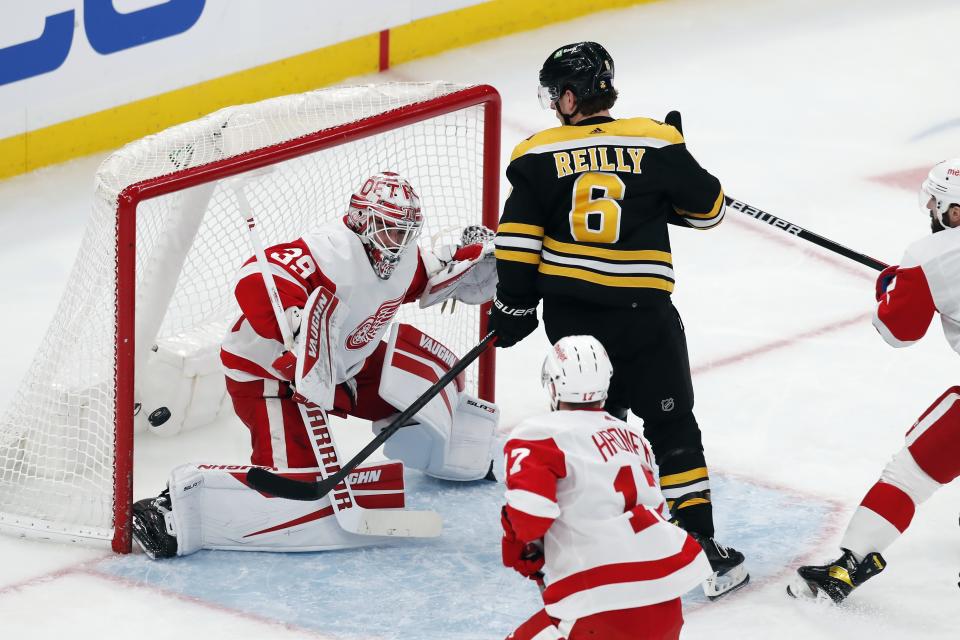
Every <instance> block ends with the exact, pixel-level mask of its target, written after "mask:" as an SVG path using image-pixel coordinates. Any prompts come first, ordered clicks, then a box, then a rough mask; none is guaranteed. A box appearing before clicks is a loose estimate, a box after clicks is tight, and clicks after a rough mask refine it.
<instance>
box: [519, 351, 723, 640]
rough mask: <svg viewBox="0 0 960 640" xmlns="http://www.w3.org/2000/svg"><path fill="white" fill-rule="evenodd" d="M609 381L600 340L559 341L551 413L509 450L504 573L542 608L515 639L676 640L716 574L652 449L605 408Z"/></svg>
mask: <svg viewBox="0 0 960 640" xmlns="http://www.w3.org/2000/svg"><path fill="white" fill-rule="evenodd" d="M612 373H613V366H612V365H611V363H610V359H609V357H608V356H607V352H606V351H605V350H604V348H603V345H601V344H600V342H599V341H598V340H597V339H596V338H594V337H592V336H568V337H565V338H562V339H561V340H560V341H558V342H557V343H556V345H554V347H553V348H552V349H551V350H550V352H549V353H548V355H547V357H546V359H545V360H544V363H543V373H542V382H543V386H544V387H545V388H546V390H547V392H548V394H549V395H550V407H551V409H552V411H551V412H550V413H546V414H542V415H538V416H534V417H532V418H528V419H526V420H524V421H523V422H522V423H520V424H519V425H518V426H517V427H516V428H515V429H514V430H513V431H512V432H511V434H510V438H509V440H508V441H507V442H506V444H505V445H504V460H505V465H506V486H507V491H506V505H505V506H504V507H503V510H502V516H501V523H502V525H503V541H502V551H503V563H504V565H506V566H508V567H512V568H513V569H515V570H516V571H518V572H519V573H521V574H522V575H524V576H526V577H528V578H531V579H533V580H536V581H537V582H538V584H539V585H540V587H541V590H542V592H543V593H542V595H543V601H544V608H543V609H542V610H540V611H539V612H538V613H536V614H535V615H534V616H533V617H531V618H530V619H529V620H527V621H526V622H525V623H524V624H522V625H521V626H520V627H519V628H518V629H517V630H516V631H514V632H513V633H512V634H511V635H510V636H509V637H508V640H563V639H564V638H566V639H567V640H580V639H585V638H604V639H605V640H627V639H632V638H646V639H650V640H655V639H661V638H662V639H675V638H679V636H680V629H681V627H682V626H683V615H682V610H681V603H680V596H681V595H682V594H684V593H686V592H687V591H689V590H690V589H691V588H693V587H695V586H696V585H697V584H699V583H701V582H702V581H703V580H704V579H705V578H707V576H709V575H711V573H712V569H711V566H710V563H709V561H708V560H707V557H706V554H705V553H704V551H703V549H702V547H701V546H700V544H699V543H698V542H697V541H696V539H694V538H693V537H692V536H691V535H690V534H689V533H687V532H686V531H684V530H683V529H681V528H680V527H677V526H674V525H673V524H671V523H670V522H669V517H670V512H669V510H668V509H667V504H666V500H665V499H664V497H663V494H662V493H661V492H660V489H659V488H658V487H657V482H656V480H655V476H654V471H653V465H652V461H651V454H650V450H649V449H648V448H647V444H646V442H645V441H644V440H643V438H642V437H640V435H639V434H638V433H636V432H635V431H634V430H633V429H631V428H630V427H629V426H628V425H627V424H626V423H625V422H623V421H622V420H619V419H617V418H614V417H613V416H611V415H610V414H609V413H607V412H606V411H605V410H604V408H603V407H604V402H605V400H606V398H607V391H608V387H609V384H610V377H611V375H612Z"/></svg>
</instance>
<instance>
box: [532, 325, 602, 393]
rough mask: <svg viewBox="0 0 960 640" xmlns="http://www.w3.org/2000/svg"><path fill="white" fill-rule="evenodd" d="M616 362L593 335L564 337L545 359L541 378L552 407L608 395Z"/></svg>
mask: <svg viewBox="0 0 960 640" xmlns="http://www.w3.org/2000/svg"><path fill="white" fill-rule="evenodd" d="M612 375H613V365H612V364H610V358H609V356H607V351H606V349H604V348H603V345H602V344H600V341H599V340H597V339H596V338H594V337H593V336H567V337H566V338H561V339H560V340H559V341H558V342H557V344H555V345H553V349H551V350H550V353H548V354H547V357H546V358H545V359H544V361H543V371H542V373H541V374H540V381H541V382H542V383H543V386H544V387H545V388H546V389H547V393H549V394H550V407H551V408H552V409H553V410H556V409H557V406H558V405H559V403H561V402H570V403H572V404H584V403H588V402H598V401H601V400H606V399H607V389H608V388H609V387H610V376H612Z"/></svg>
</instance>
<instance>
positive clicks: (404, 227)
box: [344, 171, 423, 280]
mask: <svg viewBox="0 0 960 640" xmlns="http://www.w3.org/2000/svg"><path fill="white" fill-rule="evenodd" d="M344 222H345V223H346V225H347V227H349V228H350V229H351V230H353V231H354V232H355V233H356V234H357V235H358V236H359V237H360V242H362V243H363V248H364V250H366V252H367V257H368V258H369V259H370V265H371V266H372V267H373V271H374V273H376V274H377V276H378V277H379V278H380V279H382V280H386V279H388V278H389V277H390V276H391V275H392V274H393V270H394V269H395V268H396V266H397V264H398V263H399V262H400V257H401V256H402V255H403V252H404V251H406V250H407V248H408V247H410V246H411V245H415V244H416V242H417V237H418V236H419V235H420V230H421V229H422V228H423V215H422V214H421V213H420V197H419V196H418V195H417V192H416V191H414V190H413V187H412V186H410V183H409V182H407V181H406V180H405V179H404V178H401V177H400V176H399V175H397V174H396V173H392V172H389V171H384V172H382V173H378V174H376V175H373V176H370V177H369V178H367V181H366V182H364V183H363V186H362V187H360V188H359V189H358V190H357V191H356V192H355V193H354V194H353V195H352V196H350V208H349V209H348V210H347V215H346V217H345V218H344Z"/></svg>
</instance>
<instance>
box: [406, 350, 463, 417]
mask: <svg viewBox="0 0 960 640" xmlns="http://www.w3.org/2000/svg"><path fill="white" fill-rule="evenodd" d="M390 366H392V367H396V368H397V369H400V370H402V371H406V372H407V373H412V374H413V375H415V376H417V377H418V378H423V379H424V380H427V381H429V382H430V383H431V384H432V383H435V382H437V381H439V380H440V376H439V375H437V372H436V371H434V370H433V367H431V366H429V365H425V364H423V363H422V362H420V361H419V360H414V359H413V358H411V357H410V356H406V355H404V354H403V353H402V352H400V351H394V352H393V359H392V360H390ZM440 398H441V399H442V400H443V404H445V405H447V412H448V413H449V414H450V415H451V416H452V415H453V407H452V406H451V405H450V398H449V395H448V393H447V388H446V387H444V388H443V389H442V390H441V391H440Z"/></svg>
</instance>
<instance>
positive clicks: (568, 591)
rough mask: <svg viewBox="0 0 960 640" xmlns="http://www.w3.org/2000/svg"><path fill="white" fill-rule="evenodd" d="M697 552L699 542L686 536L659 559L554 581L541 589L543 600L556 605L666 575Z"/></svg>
mask: <svg viewBox="0 0 960 640" xmlns="http://www.w3.org/2000/svg"><path fill="white" fill-rule="evenodd" d="M701 551H703V549H702V548H701V547H700V544H699V543H698V542H697V541H696V540H694V539H693V538H692V537H690V536H687V541H686V542H685V543H684V544H683V548H681V549H680V551H679V552H677V553H675V554H674V555H672V556H668V557H666V558H661V559H660V560H645V561H640V562H621V563H617V564H607V565H603V566H601V567H594V568H593V569H587V570H586V571H581V572H579V573H575V574H573V575H571V576H567V577H566V578H563V579H562V580H558V581H557V582H554V583H553V584H551V585H550V586H549V587H547V589H546V590H545V591H544V592H543V602H544V604H548V605H549V604H556V603H557V602H560V601H561V600H563V599H564V598H567V597H570V596H572V595H573V594H575V593H579V592H581V591H586V590H588V589H595V588H597V587H603V586H605V585H609V584H622V583H625V582H646V581H649V580H659V579H661V578H666V577H667V576H669V575H671V574H673V573H676V572H677V571H679V570H681V569H683V568H684V567H686V566H687V565H689V564H690V563H691V562H693V561H694V560H695V559H696V558H697V555H698V554H699V553H700V552H701Z"/></svg>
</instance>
